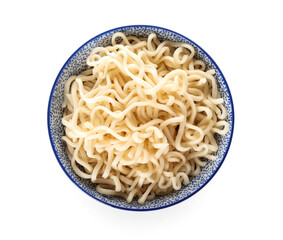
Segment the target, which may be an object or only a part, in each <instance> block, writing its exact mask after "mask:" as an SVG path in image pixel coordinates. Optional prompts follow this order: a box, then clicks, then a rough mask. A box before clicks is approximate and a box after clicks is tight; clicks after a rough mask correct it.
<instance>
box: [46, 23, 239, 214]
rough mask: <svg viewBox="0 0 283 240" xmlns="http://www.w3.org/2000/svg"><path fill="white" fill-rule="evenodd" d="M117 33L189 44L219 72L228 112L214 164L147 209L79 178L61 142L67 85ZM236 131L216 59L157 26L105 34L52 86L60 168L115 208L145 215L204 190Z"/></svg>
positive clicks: (51, 125)
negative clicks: (107, 194)
mask: <svg viewBox="0 0 283 240" xmlns="http://www.w3.org/2000/svg"><path fill="white" fill-rule="evenodd" d="M118 31H121V32H124V33H125V34H126V35H134V36H137V37H147V36H148V35H149V34H150V33H151V32H155V33H156V34H157V36H158V38H159V39H160V40H165V39H166V40H171V41H175V42H186V43H189V44H191V45H192V46H193V47H194V48H195V50H196V58H198V59H202V60H203V61H204V62H205V63H206V65H207V68H213V69H215V70H216V79H217V83H218V87H219V90H220V93H221V96H222V97H223V98H224V105H225V107H226V108H227V110H228V119H227V120H228V122H229V124H230V126H231V128H230V130H229V132H228V133H227V134H226V135H225V136H220V135H217V136H216V139H217V142H218V144H219V150H218V151H217V159H216V160H215V161H209V162H208V164H207V165H206V166H205V167H204V168H203V169H202V171H201V173H200V174H199V175H198V176H196V177H194V178H192V179H191V182H190V184H189V185H187V186H183V187H182V188H181V189H180V190H179V191H174V192H173V193H171V194H169V195H166V196H161V197H156V198H155V199H153V200H151V201H146V202H145V204H144V205H140V204H138V203H137V201H133V202H132V203H130V204H129V203H127V202H126V201H125V200H124V199H122V198H120V197H115V196H104V195H101V194H100V193H98V192H96V190H95V184H93V183H92V182H91V181H89V180H85V179H82V178H80V177H79V176H77V175H76V174H75V172H74V171H73V169H72V166H71V163H70V160H69V159H68V157H67V154H66V151H65V147H66V145H65V143H64V142H63V141H62V139H61V138H62V136H63V135H64V127H63V125H62V122H61V119H62V107H61V106H62V102H63V98H64V84H65V82H66V81H67V79H68V78H69V77H70V76H71V75H78V74H79V73H80V72H82V71H83V70H85V69H86V68H87V64H86V59H87V57H88V55H89V54H90V53H91V51H92V49H93V48H95V47H97V46H107V45H110V44H111V37H112V35H113V34H114V33H115V32H118ZM233 127H234V110H233V102H232V96H231V93H230V90H229V87H228V85H227V83H226V80H225V78H224V76H223V74H222V73H221V71H220V69H219V68H218V66H217V65H216V63H215V62H214V61H213V59H212V58H211V57H210V56H209V55H208V54H207V53H206V52H205V51H204V50H203V49H202V48H200V47H199V46H198V45H197V44H196V43H194V42H193V41H191V40H190V39H188V38H186V37H184V36H182V35H180V34H178V33H176V32H173V31H171V30H168V29H164V28H161V27H156V26H145V25H138V26H125V27H120V28H116V29H113V30H110V31H107V32H104V33H102V34H100V35H98V36H96V37H94V38H92V39H91V40H89V41H88V42H86V43H85V44H84V45H82V46H81V47H80V48H79V49H78V50H77V51H76V52H75V53H74V54H73V55H72V56H71V57H70V58H69V59H68V60H67V62H66V63H65V65H64V66H63V67H62V69H61V71H60V72H59V74H58V76H57V79H56V81H55V83H54V85H53V88H52V91H51V94H50V99H49V105H48V130H49V137H50V141H51V145H52V148H53V150H54V153H55V155H56V158H57V160H58V162H59V164H60V165H61V167H62V168H63V170H64V171H65V173H66V174H67V176H68V177H69V178H70V179H71V180H72V181H73V182H74V183H75V184H76V185H77V186H78V187H79V188H81V189H82V190H83V191H84V192H86V193H87V194H89V195H90V196H92V197H93V198H95V199H97V200H99V201H101V202H103V203H106V204H108V205H111V206H113V207H117V208H121V209H127V210H137V211H143V210H154V209H160V208H164V207H168V206H171V205H174V204H176V203H178V202H181V201H183V200H185V199H187V198H189V197H190V196H192V195H193V194H195V193H196V192H197V191H199V190H200V189H201V188H202V187H203V186H205V185H206V183H208V182H209V180H210V179H211V178H212V177H213V176H214V174H215V173H216V172H217V170H218V169H219V168H220V166H221V164H222V163H223V161H224V159H225V157H226V154H227V152H228V149H229V146H230V143H231V140H232V135H233Z"/></svg>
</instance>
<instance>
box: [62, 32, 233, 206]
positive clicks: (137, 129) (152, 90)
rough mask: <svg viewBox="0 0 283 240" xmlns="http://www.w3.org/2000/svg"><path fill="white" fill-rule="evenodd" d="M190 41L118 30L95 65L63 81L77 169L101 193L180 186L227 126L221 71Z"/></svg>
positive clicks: (210, 156) (133, 193)
mask: <svg viewBox="0 0 283 240" xmlns="http://www.w3.org/2000/svg"><path fill="white" fill-rule="evenodd" d="M194 54H195V50H194V48H193V47H192V46H191V45H189V44H187V43H177V42H170V41H164V42H160V41H159V40H158V39H157V36H156V34H155V33H151V34H150V35H149V36H148V38H147V39H139V38H136V37H134V36H129V37H126V36H125V35H124V34H123V33H121V32H118V33H115V34H114V35H113V37H112V46H107V47H96V48H95V49H94V50H93V51H92V53H91V55H90V56H89V57H88V59H87V64H88V66H89V69H88V70H86V71H84V72H82V73H81V74H80V75H78V76H72V77H70V78H69V80H68V81H67V82H66V85H65V99H64V103H63V109H64V117H63V119H62V122H63V125H64V126H65V136H64V137H63V140H64V141H65V142H66V143H67V152H68V156H69V158H70V160H71V163H72V167H73V169H74V171H75V172H76V173H77V174H78V175H79V176H80V177H82V178H85V179H90V180H91V181H92V182H93V183H97V186H96V190H97V191H98V192H99V193H101V194H107V195H117V196H121V197H123V198H125V199H126V201H127V202H129V203H130V202H131V201H132V200H133V199H134V198H135V197H137V199H138V202H139V203H140V204H143V203H144V202H145V201H146V200H150V199H153V198H154V197H155V196H156V195H163V194H168V193H170V192H172V191H173V190H179V189H180V188H181V186H182V185H187V184H189V182H190V180H189V179H190V178H189V177H193V176H196V175H198V174H199V173H200V171H201V168H202V167H203V166H205V164H206V163H207V161H208V160H214V159H215V158H216V157H215V153H216V151H217V149H218V145H217V142H216V140H215V138H214V133H218V134H221V135H224V134H225V133H227V131H228V129H229V124H228V123H227V122H226V121H225V118H226V117H227V110H226V109H225V107H224V106H223V99H222V98H221V97H220V94H219V91H218V88H217V84H216V80H215V78H214V77H213V75H214V74H215V71H214V70H213V69H210V70H207V69H206V66H205V63H204V62H203V61H201V60H197V59H195V58H194Z"/></svg>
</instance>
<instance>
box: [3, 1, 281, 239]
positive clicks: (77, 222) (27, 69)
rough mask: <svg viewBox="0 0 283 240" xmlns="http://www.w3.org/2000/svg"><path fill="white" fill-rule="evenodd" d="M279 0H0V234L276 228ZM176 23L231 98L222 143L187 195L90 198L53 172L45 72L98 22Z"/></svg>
mask: <svg viewBox="0 0 283 240" xmlns="http://www.w3.org/2000/svg"><path fill="white" fill-rule="evenodd" d="M281 2H282V1H280V0H279V1H272V0H269V1H248V0H246V1H215V0H212V1H197V0H195V1H153V0H151V1H145V0H143V1H110V0H108V1H107V0H105V1H94V0H93V1H59V0H57V1H28V0H25V1H1V4H0V23H1V38H0V41H1V44H0V61H1V65H0V66H1V73H0V78H1V80H0V81H1V85H0V91H1V92H0V104H1V105H0V106H1V107H0V111H1V112H0V114H1V118H0V127H1V130H0V134H1V135H0V136H1V138H0V139H1V144H0V146H1V158H0V159H1V166H0V191H1V192H0V194H1V195H0V221H1V223H0V239H69V240H71V239H159V238H160V239H217V240H220V239H225V240H226V239H283V233H282V226H283V217H282V216H283V197H282V192H283V154H282V149H283V127H282V125H283V118H282V117H283V114H282V111H283V107H282V104H283V74H282V72H283V57H282V56H283V37H282V32H283V31H282V28H283V27H282V24H283V14H282V6H280V3H281ZM132 24H149V25H157V26H162V27H166V28H169V29H171V30H174V31H176V32H179V33H181V34H183V35H185V36H187V37H189V38H190V39H192V40H193V41H195V42H196V43H198V44H199V45H200V46H201V47H202V48H204V49H205V50H206V51H207V52H208V53H209V54H210V55H211V56H212V57H213V58H214V60H215V61H216V62H217V64H218V65H219V66H220V68H221V70H222V71H223V73H224V75H225V77H226V79H227V81H228V84H229V86H230V89H231V92H232V96H233V99H234V105H235V117H236V119H235V120H236V123H235V131H234V137H233V141H232V145H231V148H230V151H229V153H228V155H227V158H226V160H225V162H224V164H223V165H222V167H221V169H220V170H219V172H218V173H217V174H216V176H215V177H214V178H213V179H212V181H211V182H210V183H209V184H208V185H207V186H206V187H205V188H203V189H202V190H201V191H200V192H199V193H197V194H196V195H194V196H193V197H192V198H190V199H189V200H186V201H184V202H182V203H180V204H178V205H176V206H173V207H170V208H166V209H163V210H158V211H153V212H128V211H123V210H118V209H114V208H112V207H109V206H106V205H104V204H101V203H99V202H97V201H96V200H94V199H92V198H90V197H89V196H87V195H86V194H85V193H83V192H82V191H81V190H79V189H78V188H77V187H76V186H75V185H74V184H73V183H72V182H71V181H70V180H69V179H68V178H67V176H66V175H65V174H64V172H63V171H62V169H61V168H60V166H59V164H58V163H57V160H56V158H55V156H54V154H53V151H52V148H51V145H50V142H49V137H48V132H47V104H48V98H49V94H50V91H51V88H52V85H53V82H54V80H55V78H56V76H57V74H58V72H59V70H60V69H61V67H62V66H63V64H64V63H65V61H66V60H67V59H68V58H69V56H70V55H71V54H72V53H73V52H74V51H75V50H76V49H77V48H78V47H80V46H81V45H82V44H83V43H85V42H86V41H87V40H89V39H90V38H92V37H94V36H96V35H97V34H99V33H102V32H104V31H106V30H109V29H112V28H115V27H119V26H124V25H132Z"/></svg>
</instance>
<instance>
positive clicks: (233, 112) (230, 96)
mask: <svg viewBox="0 0 283 240" xmlns="http://www.w3.org/2000/svg"><path fill="white" fill-rule="evenodd" d="M137 27H145V28H156V29H161V30H163V31H168V32H171V33H173V34H175V35H179V36H181V37H183V38H185V39H187V40H188V41H189V42H191V43H193V44H194V45H195V46H196V47H197V48H199V49H200V50H201V51H203V53H204V54H205V55H206V56H207V57H208V58H209V59H210V60H211V62H212V63H213V64H214V65H215V67H216V69H217V70H218V71H219V75H220V76H221V77H222V79H223V83H224V85H225V87H226V89H227V92H228V96H229V99H230V105H231V126H230V127H231V135H230V138H229V141H228V145H227V147H226V148H225V152H224V154H223V157H222V160H221V162H220V163H219V165H218V166H217V168H216V169H215V170H214V172H213V173H212V174H211V175H210V176H209V178H208V179H207V180H206V181H205V182H204V183H203V185H202V186H200V187H198V188H197V189H196V190H195V191H193V192H192V193H191V194H189V195H187V196H185V197H184V198H182V199H180V200H178V201H175V202H173V203H170V204H167V205H164V206H158V207H152V208H127V207H122V206H118V205H114V204H111V203H108V202H104V201H103V200H101V199H98V198H96V197H95V196H93V195H91V194H90V193H88V192H87V191H86V190H85V189H83V188H82V187H81V186H79V185H78V184H77V183H76V182H75V181H74V179H73V178H72V177H71V176H70V174H69V173H68V172H67V170H66V169H65V168H64V166H63V164H62V163H61V161H60V158H59V156H58V154H57V151H56V149H55V144H54V142H53V140H52V136H51V124H50V109H51V102H52V97H53V94H54V90H55V87H56V85H57V82H58V81H59V78H60V76H61V74H62V72H63V70H64V69H65V67H66V66H67V64H69V62H70V61H71V59H72V58H73V57H74V56H75V55H76V54H77V52H79V51H80V50H81V49H82V48H83V47H84V46H85V45H87V44H89V43H90V42H91V41H93V40H94V39H96V38H99V37H100V36H103V35H105V34H107V33H109V32H112V31H116V30H124V29H128V28H137ZM234 124H235V110H234V104H233V98H232V94H231V91H230V88H229V86H228V83H227V81H226V78H225V77H224V74H223V73H222V71H221V70H220V68H219V67H218V65H217V64H216V62H215V61H214V60H213V58H212V57H211V56H210V55H209V54H208V53H207V52H206V51H205V50H204V49H203V48H202V47H200V46H199V45H198V44H196V43H195V42H194V41H192V40H191V39H190V38H188V37H186V36H184V35H182V34H180V33H178V32H175V31H173V30H170V29H168V28H164V27H160V26H155V25H125V26H121V27H116V28H113V29H110V30H107V31H105V32H102V33H100V34H98V35H96V36H94V37H92V38H91V39H90V40H88V41H87V42H85V43H84V44H82V45H81V46H80V47H79V48H78V49H77V50H76V51H75V52H74V53H73V54H72V55H71V56H70V57H69V58H68V60H67V61H66V62H65V64H64V65H63V67H62V68H61V70H60V71H59V73H58V75H57V77H56V79H55V81H54V83H53V86H52V89H51V93H50V95H49V100H48V107H47V128H48V135H49V140H50V143H51V146H52V149H53V152H54V154H55V157H56V159H57V161H58V163H59V165H60V166H61V168H62V170H63V171H64V172H65V174H66V175H67V177H68V178H69V179H70V180H71V181H72V182H73V183H74V184H75V185H76V186H77V187H78V188H79V189H81V190H82V191H83V192H84V193H86V194H87V195H88V196H90V197H92V198H94V199H95V200H97V201H99V202H101V203H104V204H106V205H108V206H111V207H113V208H117V209H121V210H128V211H135V212H137V211H138V212H140V211H142V212H143V211H153V210H160V209H164V208H168V207H171V206H174V205H176V204H178V203H180V202H183V201H185V200H187V199H189V198H190V197H192V196H193V195H195V194H196V193H198V192H199V191H200V190H201V189H202V188H203V187H204V186H206V185H207V184H208V183H209V182H210V181H211V179H212V178H213V177H214V176H215V174H216V173H217V172H218V171H219V169H220V167H221V166H222V164H223V162H224V160H225V159H226V156H227V154H228V152H229V149H230V146H231V142H232V139H233V133H234Z"/></svg>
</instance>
